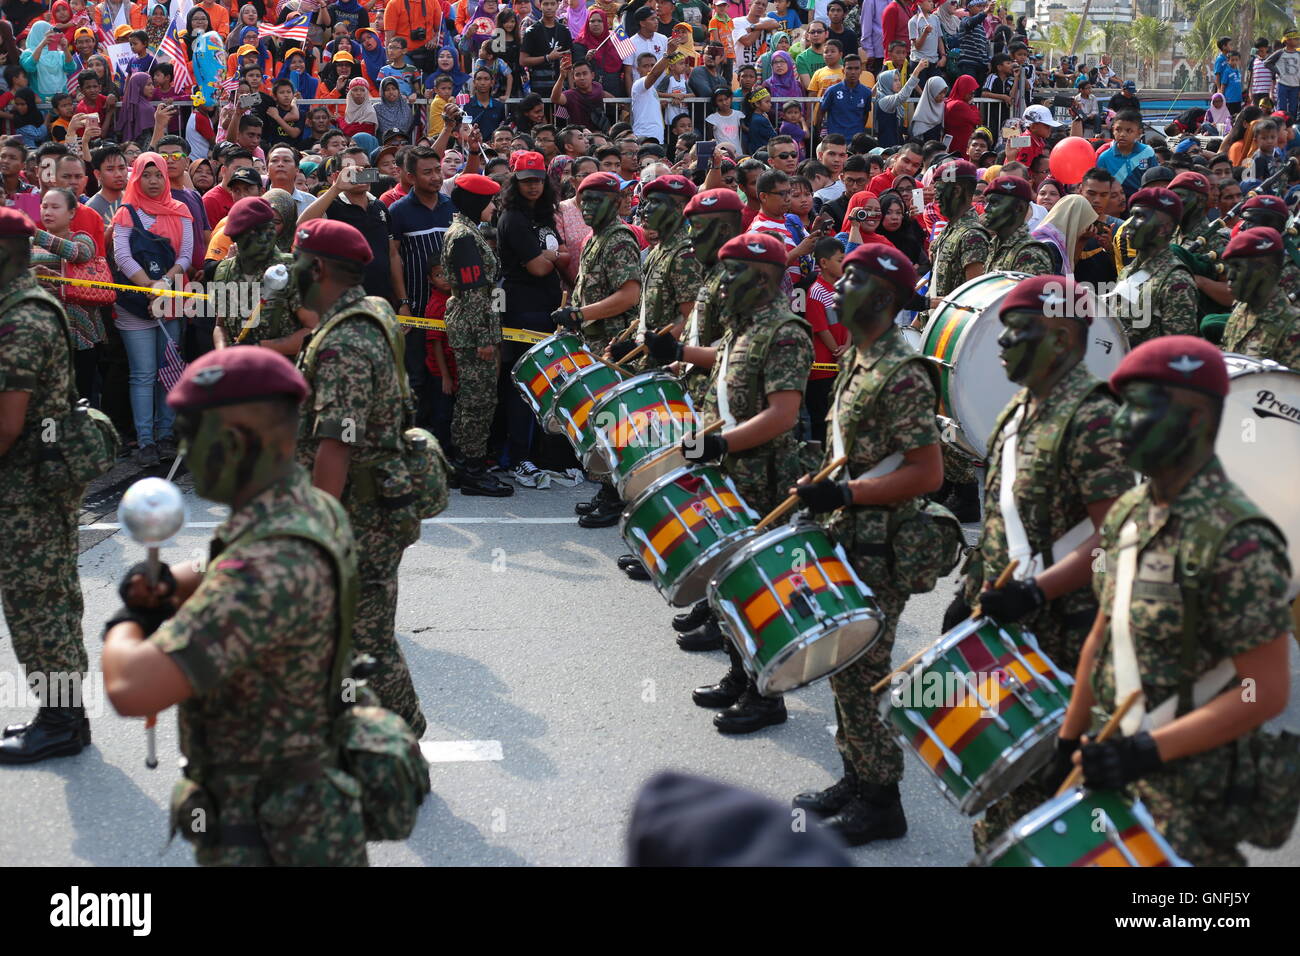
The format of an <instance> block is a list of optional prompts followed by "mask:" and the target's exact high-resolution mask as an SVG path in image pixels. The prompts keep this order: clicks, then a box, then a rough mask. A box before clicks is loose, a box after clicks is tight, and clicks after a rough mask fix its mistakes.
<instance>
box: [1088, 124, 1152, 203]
mask: <svg viewBox="0 0 1300 956" xmlns="http://www.w3.org/2000/svg"><path fill="white" fill-rule="evenodd" d="M1112 133H1113V135H1114V137H1115V140H1114V142H1113V143H1112V144H1111V145H1110V146H1109V147H1107V148H1106V149H1104V150H1103V151H1102V152H1101V153H1100V154H1098V156H1097V165H1098V166H1099V167H1101V168H1102V169H1104V170H1106V172H1108V173H1110V174H1111V175H1112V176H1113V177H1115V179H1116V181H1117V182H1118V183H1119V184H1120V185H1121V186H1122V187H1123V189H1124V195H1125V196H1126V197H1132V195H1133V194H1134V193H1135V192H1137V191H1138V190H1139V189H1140V188H1141V187H1142V174H1143V173H1145V172H1146V171H1147V170H1148V169H1150V168H1151V167H1152V166H1157V165H1159V161H1158V160H1157V159H1156V153H1155V150H1153V149H1152V148H1151V147H1150V146H1148V145H1147V144H1146V143H1143V142H1140V138H1141V136H1142V114H1141V113H1139V112H1137V111H1136V110H1125V111H1124V112H1123V113H1120V114H1118V115H1117V116H1116V117H1115V122H1114V123H1113V124H1112Z"/></svg>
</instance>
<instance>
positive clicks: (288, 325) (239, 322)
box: [212, 252, 301, 345]
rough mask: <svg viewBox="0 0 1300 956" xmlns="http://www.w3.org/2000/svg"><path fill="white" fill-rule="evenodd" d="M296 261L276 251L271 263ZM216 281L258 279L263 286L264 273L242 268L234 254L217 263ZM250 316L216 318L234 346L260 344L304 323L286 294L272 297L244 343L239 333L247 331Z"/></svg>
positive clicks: (259, 313) (263, 307)
mask: <svg viewBox="0 0 1300 956" xmlns="http://www.w3.org/2000/svg"><path fill="white" fill-rule="evenodd" d="M292 263H293V256H290V255H286V254H285V253H283V252H276V253H275V256H274V257H273V258H272V260H271V262H270V263H269V264H270V265H276V264H283V265H285V266H288V265H291V264H292ZM212 281H213V282H255V283H257V285H258V288H261V285H262V276H261V274H260V273H259V274H254V275H249V274H248V273H244V272H240V271H239V258H238V257H237V256H231V257H230V258H229V259H222V260H221V262H219V263H217V271H216V272H214V273H213V274H212ZM238 299H239V297H238V296H234V295H232V296H231V297H230V300H231V301H238ZM248 319H249V316H245V315H222V316H218V317H217V321H218V322H220V323H221V327H222V329H224V330H225V333H226V341H227V342H229V343H230V344H231V345H235V344H236V343H238V344H240V345H260V344H261V343H263V342H267V341H270V340H271V339H281V338H284V337H285V336H287V335H292V334H293V333H294V332H297V331H298V329H300V328H301V326H300V325H299V324H298V321H297V319H295V318H294V316H293V313H292V311H291V310H290V309H289V300H288V298H287V297H285V296H284V295H275V296H271V297H270V298H268V299H267V300H266V302H265V303H264V304H263V305H262V308H261V310H260V311H259V312H258V313H257V324H256V325H254V326H252V327H250V328H249V330H248V333H247V334H246V335H244V339H243V341H242V342H240V341H239V335H240V333H241V332H243V331H244V324H245V323H246V322H247V321H248Z"/></svg>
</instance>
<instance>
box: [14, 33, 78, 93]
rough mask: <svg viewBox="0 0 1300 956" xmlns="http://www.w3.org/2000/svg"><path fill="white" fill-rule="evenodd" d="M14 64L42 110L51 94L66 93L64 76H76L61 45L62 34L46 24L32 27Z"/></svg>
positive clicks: (72, 64) (73, 62) (70, 53)
mask: <svg viewBox="0 0 1300 956" xmlns="http://www.w3.org/2000/svg"><path fill="white" fill-rule="evenodd" d="M51 44H54V46H53V48H51ZM18 62H19V63H20V64H21V65H22V68H23V70H24V71H25V72H26V73H27V80H28V83H29V84H30V85H31V90H32V92H33V93H35V94H36V99H37V101H38V102H39V103H40V105H41V106H42V107H48V106H49V102H50V97H52V96H53V95H54V94H55V93H64V92H66V91H67V89H68V76H69V75H70V74H72V73H75V72H77V61H76V60H74V59H73V58H72V51H71V50H70V49H68V48H67V45H66V44H65V43H64V40H63V34H61V33H58V32H56V31H55V29H54V27H53V26H51V25H50V23H49V22H48V21H46V20H37V21H36V22H35V23H33V24H32V28H31V30H30V31H29V32H28V34H27V45H26V46H25V47H24V48H23V52H22V55H21V56H20V57H19V59H18Z"/></svg>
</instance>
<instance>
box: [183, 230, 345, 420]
mask: <svg viewBox="0 0 1300 956" xmlns="http://www.w3.org/2000/svg"><path fill="white" fill-rule="evenodd" d="M317 221H320V222H327V221H328V220H317ZM348 228H351V227H350V226H349V227H348ZM277 396H284V397H286V398H292V399H293V400H294V401H295V402H301V401H302V400H303V399H304V398H305V397H306V396H307V380H306V379H305V378H303V377H302V375H301V373H299V371H298V370H297V369H296V368H294V367H293V363H292V362H290V361H289V360H288V359H287V358H285V357H284V356H283V355H281V354H280V353H279V352H274V351H272V350H271V349H264V348H262V347H261V346H260V345H235V346H232V347H230V348H228V349H218V350H217V351H214V352H208V353H206V354H204V355H201V356H199V357H198V358H197V359H195V360H194V361H193V362H191V363H190V364H189V365H187V366H186V367H185V371H184V372H182V373H181V378H180V381H178V382H177V383H176V386H175V387H174V388H173V389H172V390H171V391H170V392H168V393H167V404H168V405H169V406H170V407H172V408H174V409H178V410H180V409H197V408H214V407H216V406H218V405H238V404H241V403H243V402H257V401H263V400H265V399H268V398H275V397H277Z"/></svg>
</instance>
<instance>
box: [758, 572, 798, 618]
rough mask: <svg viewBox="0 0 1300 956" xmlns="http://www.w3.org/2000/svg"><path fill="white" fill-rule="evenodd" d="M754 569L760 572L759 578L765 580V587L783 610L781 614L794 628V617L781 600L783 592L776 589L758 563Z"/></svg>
mask: <svg viewBox="0 0 1300 956" xmlns="http://www.w3.org/2000/svg"><path fill="white" fill-rule="evenodd" d="M754 569H755V570H756V571H757V572H758V575H759V577H761V578H762V579H763V584H764V586H765V587H766V588H767V589H768V590H769V591H771V592H772V597H773V598H775V599H776V606H777V607H779V608H780V609H781V614H782V616H783V617H784V618H785V619H786V621H788V622H789V623H790V625H791V626H792V627H793V626H794V624H795V620H794V617H793V616H792V615H791V614H790V609H789V608H788V607H786V606H785V602H784V601H782V600H781V597H780V594H781V592H780V591H778V590H777V589H776V587H775V585H773V584H772V579H771V578H769V577H768V576H767V572H766V571H764V570H763V569H762V568H761V567H760V566H759V565H758V564H757V563H755V565H754Z"/></svg>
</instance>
